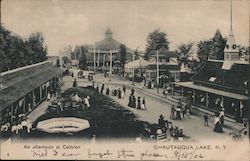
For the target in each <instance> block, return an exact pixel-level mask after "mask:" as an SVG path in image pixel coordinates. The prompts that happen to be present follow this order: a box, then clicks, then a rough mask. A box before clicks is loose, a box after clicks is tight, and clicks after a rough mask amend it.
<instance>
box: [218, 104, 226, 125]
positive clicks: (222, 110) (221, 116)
mask: <svg viewBox="0 0 250 161" xmlns="http://www.w3.org/2000/svg"><path fill="white" fill-rule="evenodd" d="M219 117H220V123H221V125H224V117H225V114H224V108H222V109H221V111H220V115H219Z"/></svg>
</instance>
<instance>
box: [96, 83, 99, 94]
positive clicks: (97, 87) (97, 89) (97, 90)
mask: <svg viewBox="0 0 250 161" xmlns="http://www.w3.org/2000/svg"><path fill="white" fill-rule="evenodd" d="M96 92H97V93H99V84H97V86H96Z"/></svg>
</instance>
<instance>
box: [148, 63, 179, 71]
mask: <svg viewBox="0 0 250 161" xmlns="http://www.w3.org/2000/svg"><path fill="white" fill-rule="evenodd" d="M147 69H149V70H156V69H157V64H156V63H155V64H149V65H148V66H147ZM159 69H164V70H175V71H179V70H180V65H178V64H166V63H164V64H159Z"/></svg>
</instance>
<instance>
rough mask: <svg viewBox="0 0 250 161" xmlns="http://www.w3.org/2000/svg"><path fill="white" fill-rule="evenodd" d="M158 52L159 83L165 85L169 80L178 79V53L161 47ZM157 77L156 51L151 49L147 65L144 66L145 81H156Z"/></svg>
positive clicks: (175, 80)
mask: <svg viewBox="0 0 250 161" xmlns="http://www.w3.org/2000/svg"><path fill="white" fill-rule="evenodd" d="M158 54H159V84H160V86H161V87H162V86H165V85H166V84H168V83H169V82H179V81H180V66H179V64H178V60H177V58H178V55H177V54H176V53H175V52H174V51H168V50H167V49H166V48H164V47H162V48H160V49H159V51H158ZM156 78H157V53H156V51H152V52H151V54H150V57H149V65H148V66H147V68H146V81H147V82H148V81H152V82H155V83H156Z"/></svg>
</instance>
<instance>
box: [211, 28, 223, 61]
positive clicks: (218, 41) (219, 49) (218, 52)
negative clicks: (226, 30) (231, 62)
mask: <svg viewBox="0 0 250 161" xmlns="http://www.w3.org/2000/svg"><path fill="white" fill-rule="evenodd" d="M212 41H213V48H212V52H211V54H210V55H209V58H212V59H218V60H223V59H224V48H225V45H226V39H224V38H223V37H222V36H221V33H220V30H216V32H215V35H214V37H213V39H212Z"/></svg>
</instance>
